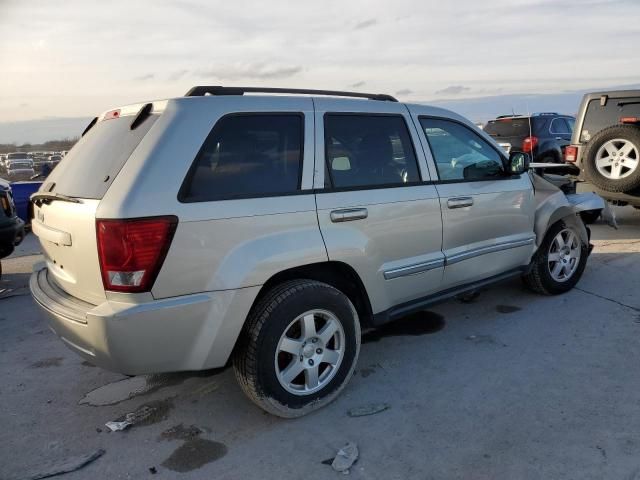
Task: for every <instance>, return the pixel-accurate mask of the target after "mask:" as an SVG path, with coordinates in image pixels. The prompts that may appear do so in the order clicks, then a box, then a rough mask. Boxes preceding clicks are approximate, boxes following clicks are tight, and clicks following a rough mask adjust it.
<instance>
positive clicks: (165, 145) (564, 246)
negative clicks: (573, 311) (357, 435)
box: [31, 87, 605, 417]
mask: <svg viewBox="0 0 640 480" xmlns="http://www.w3.org/2000/svg"><path fill="white" fill-rule="evenodd" d="M265 94H266V95H265ZM32 202H33V215H34V218H33V221H32V228H33V232H34V233H35V234H36V235H37V236H38V237H39V240H40V242H41V244H42V249H43V252H44V256H45V262H44V263H43V264H41V265H39V266H38V267H37V268H36V269H35V273H34V274H33V276H32V278H31V291H32V294H33V297H34V298H35V300H36V302H37V303H38V304H39V305H40V306H41V307H42V308H43V309H44V311H46V313H47V314H48V318H49V320H50V325H51V328H52V329H53V331H54V332H55V333H56V334H57V335H58V336H59V337H60V338H61V339H62V341H63V342H64V343H65V344H66V345H67V346H68V347H70V348H71V349H72V350H74V351H75V352H77V353H78V354H79V355H81V356H83V357H84V358H85V359H87V360H89V361H90V362H92V363H94V364H96V365H99V366H102V367H104V368H107V369H110V370H114V371H118V372H122V373H126V374H129V375H136V374H144V373H157V372H168V371H184V370H202V369H209V368H214V367H221V366H224V365H225V364H226V363H227V361H228V360H229V359H233V365H234V368H235V372H236V376H237V378H238V380H239V383H240V385H241V387H242V389H243V390H244V391H245V392H246V393H247V395H248V396H249V397H250V398H251V400H253V401H254V402H255V403H256V404H258V405H259V406H260V407H262V408H263V409H265V410H267V411H268V412H271V413H273V414H275V415H279V416H283V417H296V416H300V415H303V414H305V413H307V412H309V411H312V410H315V409H317V408H319V407H321V406H323V405H325V404H327V403H328V402H330V401H331V400H332V399H333V398H335V397H336V396H337V395H338V393H339V392H340V391H341V390H342V389H343V388H344V386H345V385H346V384H347V382H348V380H349V378H350V377H351V375H352V373H353V370H354V368H355V365H356V362H357V358H358V353H359V349H360V334H361V333H360V332H361V330H362V329H364V328H375V327H376V326H379V325H381V324H383V323H385V322H389V321H393V320H394V319H397V318H399V317H402V316H404V315H406V314H408V313H411V312H415V311H419V310H421V309H424V308H425V307H426V306H427V305H429V304H431V303H433V302H436V301H440V300H443V299H446V298H450V297H452V296H455V295H459V294H462V293H465V292H469V291H474V290H477V289H479V288H481V287H483V286H485V285H488V284H490V283H492V282H496V281H499V280H503V279H505V278H508V277H512V276H521V277H522V278H523V279H524V282H525V284H526V285H528V286H529V287H530V288H532V289H534V290H536V291H538V292H541V293H544V294H558V293H562V292H566V291H568V290H569V289H571V288H572V287H573V286H574V285H575V284H576V283H577V282H578V280H579V278H580V276H581V275H582V272H583V270H584V268H585V265H586V261H587V257H588V254H589V252H590V246H589V235H588V231H587V229H586V227H585V225H584V224H583V223H582V221H581V219H580V217H579V215H578V213H579V212H580V211H584V210H601V209H603V208H604V207H605V205H604V203H603V202H602V200H601V199H599V197H596V196H594V195H592V194H582V195H565V194H564V193H562V192H561V191H560V190H559V189H558V188H556V187H555V186H553V185H552V184H551V183H549V182H546V181H545V180H544V179H543V178H541V177H538V176H537V175H534V174H532V173H530V172H529V170H528V158H527V156H526V154H523V153H516V154H513V155H512V156H511V157H510V158H508V157H507V156H506V154H505V153H504V151H503V150H502V149H501V148H500V147H499V146H498V145H497V144H496V143H495V142H494V141H493V140H492V139H491V138H490V137H489V136H488V135H486V134H484V133H483V132H482V131H480V130H478V129H477V128H476V127H475V126H474V125H473V124H472V123H470V122H469V121H467V120H466V119H464V118H462V117H461V116H459V115H457V114H455V113H453V112H450V111H447V110H443V109H440V108H434V107H429V106H424V105H408V104H402V103H399V102H397V101H396V100H395V99H394V98H393V97H390V96H388V95H379V94H371V95H370V94H362V93H352V92H334V91H314V90H284V89H258V88H224V87H195V88H194V89H192V90H191V91H190V92H188V94H187V95H186V96H185V97H180V98H174V99H170V100H162V101H154V102H149V103H143V104H137V105H130V106H125V107H121V108H117V109H113V110H110V111H108V112H105V113H103V114H101V115H100V116H99V117H97V118H96V119H94V120H93V121H92V122H91V124H90V125H89V126H88V127H87V129H86V130H85V132H84V134H83V136H82V138H81V140H80V141H79V142H78V143H77V144H76V145H75V146H74V147H73V149H72V150H71V151H70V152H69V153H68V154H67V155H66V156H65V157H64V158H63V160H62V161H61V162H60V164H59V166H58V167H56V169H55V170H54V171H53V172H52V173H51V175H50V176H49V177H48V178H47V180H46V182H45V183H44V184H43V185H42V188H41V189H40V191H39V192H37V193H36V194H34V195H33V197H32Z"/></svg>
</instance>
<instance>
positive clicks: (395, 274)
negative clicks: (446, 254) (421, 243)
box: [384, 258, 444, 280]
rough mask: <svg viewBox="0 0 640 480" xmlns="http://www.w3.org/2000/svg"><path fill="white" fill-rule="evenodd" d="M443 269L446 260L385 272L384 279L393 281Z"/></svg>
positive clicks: (421, 263)
mask: <svg viewBox="0 0 640 480" xmlns="http://www.w3.org/2000/svg"><path fill="white" fill-rule="evenodd" d="M441 267H444V258H441V259H438V260H431V261H429V262H420V263H416V264H413V265H406V266H404V267H398V268H393V269H391V270H387V271H386V272H384V279H385V280H392V279H394V278H399V277H405V276H408V275H416V274H418V273H423V272H427V271H429V270H433V269H435V268H441Z"/></svg>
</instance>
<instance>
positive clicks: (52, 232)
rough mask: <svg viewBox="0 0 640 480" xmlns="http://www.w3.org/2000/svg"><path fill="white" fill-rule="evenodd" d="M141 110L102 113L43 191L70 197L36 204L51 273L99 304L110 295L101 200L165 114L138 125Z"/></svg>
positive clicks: (36, 231)
mask: <svg viewBox="0 0 640 480" xmlns="http://www.w3.org/2000/svg"><path fill="white" fill-rule="evenodd" d="M139 109H140V106H132V107H125V108H123V109H119V110H114V111H113V112H117V114H116V113H113V112H110V113H108V114H105V115H102V116H101V117H100V118H99V119H98V121H97V123H95V125H94V126H93V128H91V129H90V130H89V131H88V132H87V133H86V135H84V136H83V137H82V138H81V139H80V140H79V141H78V143H77V144H76V145H75V146H74V147H73V148H72V149H71V151H70V152H69V154H68V155H67V156H66V157H65V158H64V160H63V161H62V162H60V164H59V165H58V166H57V167H56V168H55V169H54V170H53V172H52V173H51V175H49V177H48V178H47V181H46V182H45V183H44V184H43V185H42V187H41V188H40V190H39V192H40V193H50V194H53V195H55V194H60V195H63V196H65V197H69V199H70V200H53V201H51V200H45V201H38V202H36V203H35V205H34V212H33V214H34V218H33V220H32V224H31V226H32V229H33V233H34V234H35V235H36V236H37V237H38V238H39V240H40V243H41V245H42V250H43V253H44V257H45V260H46V263H47V268H48V270H49V274H50V275H51V276H52V277H53V278H54V279H55V282H56V283H57V284H58V286H60V287H61V288H62V289H63V290H65V291H66V292H67V293H69V294H70V295H73V296H75V297H77V298H80V299H82V300H84V301H86V302H90V303H93V304H97V303H99V302H101V301H103V300H104V299H105V292H104V287H103V285H102V277H101V275H100V267H99V263H98V250H97V244H96V229H95V220H96V210H97V208H98V204H99V203H100V200H101V199H102V197H103V196H104V195H105V193H106V192H107V190H108V188H109V186H110V185H111V183H112V182H113V180H114V178H115V177H116V176H117V175H118V173H119V171H120V169H121V168H122V167H123V166H124V164H125V163H126V161H127V159H128V158H129V157H130V156H131V154H132V153H133V151H134V150H135V149H136V148H137V147H138V145H139V144H140V142H141V141H142V139H143V138H144V137H145V136H146V134H147V133H148V132H149V131H150V130H151V128H152V126H153V124H154V123H155V121H156V119H157V118H158V116H159V115H158V114H153V115H151V116H150V117H148V118H147V119H146V120H145V121H144V122H142V123H141V124H140V125H139V126H138V127H137V128H134V129H132V128H131V122H132V120H133V118H135V115H136V114H137V113H138V111H139Z"/></svg>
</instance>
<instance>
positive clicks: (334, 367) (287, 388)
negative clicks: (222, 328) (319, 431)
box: [233, 280, 360, 418]
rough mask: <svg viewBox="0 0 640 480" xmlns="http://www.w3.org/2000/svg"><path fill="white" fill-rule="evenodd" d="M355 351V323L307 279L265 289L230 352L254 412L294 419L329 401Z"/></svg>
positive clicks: (335, 296) (332, 294)
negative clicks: (259, 411)
mask: <svg viewBox="0 0 640 480" xmlns="http://www.w3.org/2000/svg"><path fill="white" fill-rule="evenodd" d="M359 352H360V323H359V319H358V314H357V313H356V309H355V308H354V306H353V304H352V303H351V301H350V300H349V299H348V298H347V296H346V295H344V294H343V293H342V292H340V291H339V290H337V289H335V288H334V287H332V286H330V285H327V284H325V283H321V282H317V281H313V280H291V281H288V282H285V283H282V284H281V285H278V286H276V287H274V288H273V289H271V290H270V291H269V292H267V294H266V295H265V296H264V297H263V298H262V299H261V300H260V301H259V302H258V303H257V304H256V305H255V306H254V307H253V309H252V310H251V313H250V314H249V317H248V318H247V322H246V324H245V326H244V328H243V331H242V334H241V337H240V339H239V344H238V345H237V348H236V350H235V352H234V358H233V366H234V370H235V374H236V378H237V380H238V383H239V384H240V387H241V388H242V390H243V391H244V393H245V394H246V395H247V396H248V397H249V398H250V399H251V400H252V401H253V402H254V403H255V404H256V405H258V406H259V407H260V408H262V409H263V410H266V411H267V412H269V413H271V414H273V415H276V416H279V417H284V418H295V417H300V416H302V415H306V414H307V413H310V412H312V411H314V410H317V409H319V408H322V407H323V406H325V405H327V404H328V403H330V402H331V401H333V400H334V399H335V398H336V397H337V396H338V394H339V393H340V392H341V391H342V389H343V388H344V387H345V386H346V384H347V383H348V382H349V380H350V378H351V376H352V375H353V371H354V368H355V365H356V362H357V360H358V354H359Z"/></svg>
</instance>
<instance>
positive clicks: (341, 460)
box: [331, 442, 359, 475]
mask: <svg viewBox="0 0 640 480" xmlns="http://www.w3.org/2000/svg"><path fill="white" fill-rule="evenodd" d="M358 455H359V452H358V446H357V445H356V444H355V443H353V442H347V444H346V445H345V446H344V447H342V448H341V449H340V450H338V453H337V454H336V457H335V458H334V459H333V462H332V463H331V467H332V468H333V469H334V470H335V471H336V472H340V473H344V474H345V475H348V474H349V469H350V468H351V466H352V465H353V464H354V463H356V460H358Z"/></svg>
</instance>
